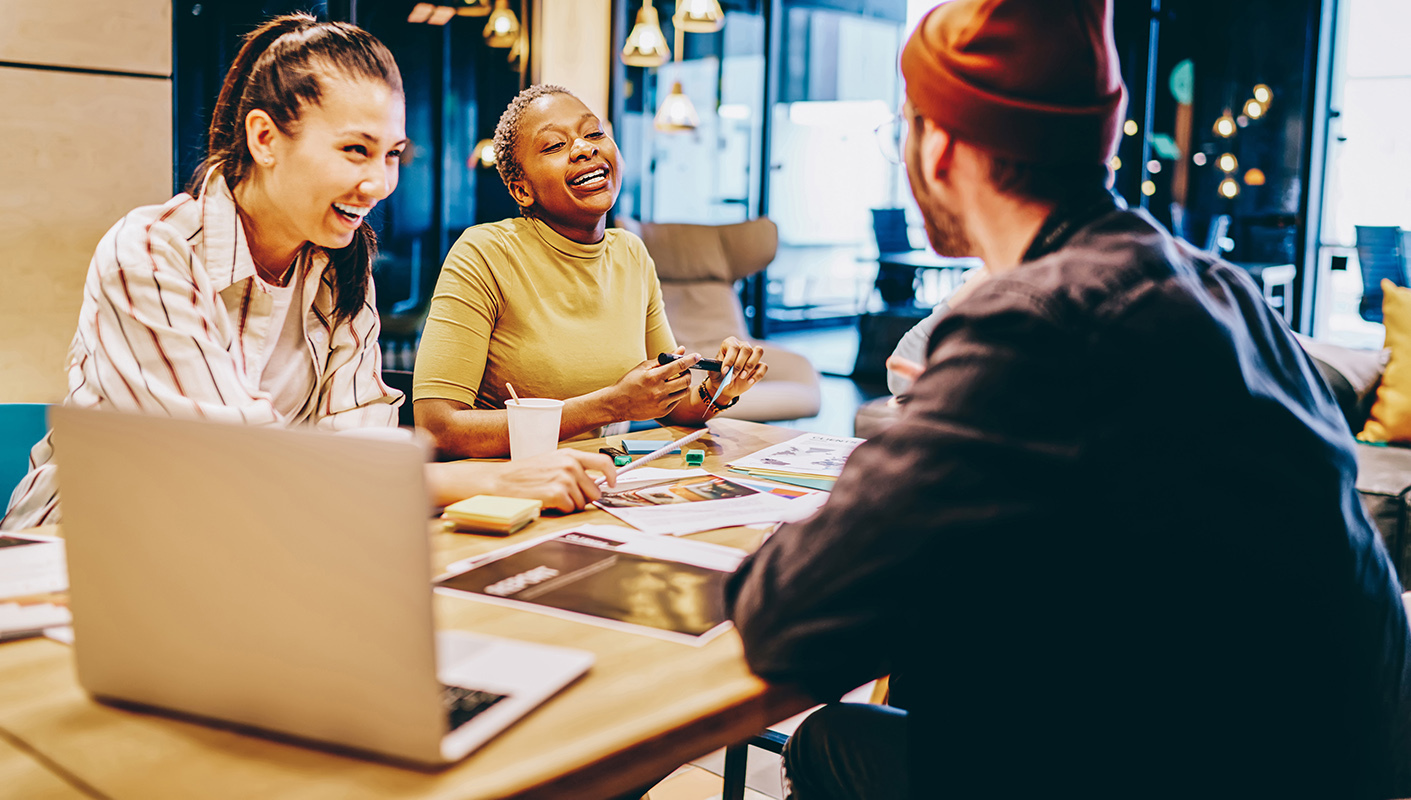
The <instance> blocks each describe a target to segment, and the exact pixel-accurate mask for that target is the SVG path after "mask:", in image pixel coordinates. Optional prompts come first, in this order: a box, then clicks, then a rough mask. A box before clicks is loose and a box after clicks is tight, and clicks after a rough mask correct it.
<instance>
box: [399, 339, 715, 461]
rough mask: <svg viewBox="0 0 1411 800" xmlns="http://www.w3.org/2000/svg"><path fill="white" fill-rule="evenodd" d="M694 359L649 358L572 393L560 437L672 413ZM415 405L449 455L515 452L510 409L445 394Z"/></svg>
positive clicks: (687, 390) (421, 420)
mask: <svg viewBox="0 0 1411 800" xmlns="http://www.w3.org/2000/svg"><path fill="white" fill-rule="evenodd" d="M694 363H696V358H694V357H693V358H690V359H689V360H687V361H684V362H676V363H672V364H670V365H667V366H662V365H660V364H657V363H656V362H655V361H650V360H649V361H643V362H642V363H640V364H638V365H637V366H635V367H633V368H632V369H631V370H630V371H629V372H628V373H627V374H626V375H624V376H622V378H621V379H619V380H618V381H617V383H615V384H613V385H612V386H609V387H607V388H604V389H599V390H597V391H594V392H589V393H588V394H585V395H580V396H578V397H570V398H568V399H567V400H565V401H564V403H563V417H562V418H561V420H560V422H559V439H560V440H563V439H569V438H572V437H574V436H578V435H580V434H583V433H587V432H588V431H591V430H593V429H594V428H599V427H601V426H603V425H606V424H608V423H610V422H619V421H621V420H643V419H658V418H660V417H663V416H666V415H667V413H668V411H670V410H671V409H672V408H673V407H674V406H676V405H679V403H680V402H681V401H682V400H683V398H685V397H687V396H688V395H689V393H690V388H691V378H690V375H689V374H688V373H687V372H686V370H687V369H689V368H690V366H691V365H692V364H694ZM413 410H414V411H415V413H416V424H417V427H419V428H425V429H426V430H427V432H428V433H430V434H431V435H432V437H433V438H434V439H435V440H436V448H437V450H438V451H439V452H440V453H441V455H443V456H450V457H458V458H496V457H500V456H504V455H507V454H508V453H509V451H510V436H509V413H508V412H506V411H503V410H499V409H495V410H487V409H477V408H472V407H471V406H470V405H468V404H466V403H463V402H460V401H457V400H447V399H443V398H425V399H421V400H417V401H416V405H415V406H414V408H413ZM696 424H699V417H698V418H697V422H696Z"/></svg>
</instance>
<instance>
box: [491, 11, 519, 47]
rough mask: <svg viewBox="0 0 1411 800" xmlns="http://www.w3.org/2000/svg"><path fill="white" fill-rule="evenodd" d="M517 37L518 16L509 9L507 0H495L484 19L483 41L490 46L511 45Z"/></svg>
mask: <svg viewBox="0 0 1411 800" xmlns="http://www.w3.org/2000/svg"><path fill="white" fill-rule="evenodd" d="M518 38H519V18H518V17H516V16H515V15H514V12H513V11H511V10H510V4H509V0H495V10H494V11H491V12H490V18H489V19H487V20H486V21H485V43H486V44H488V45H490V46H491V47H513V46H514V42H515V40H516V39H518Z"/></svg>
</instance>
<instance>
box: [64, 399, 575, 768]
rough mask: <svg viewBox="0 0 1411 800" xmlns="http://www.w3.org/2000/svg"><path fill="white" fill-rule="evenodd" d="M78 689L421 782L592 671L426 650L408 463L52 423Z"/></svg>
mask: <svg viewBox="0 0 1411 800" xmlns="http://www.w3.org/2000/svg"><path fill="white" fill-rule="evenodd" d="M50 420H51V423H52V424H53V426H54V447H55V457H56V460H57V463H58V465H59V481H60V490H61V495H60V496H61V501H62V503H63V515H64V516H63V531H64V537H65V539H66V540H67V542H68V544H67V548H68V560H69V583H70V586H71V589H70V603H71V606H72V611H73V618H74V638H75V642H74V644H75V655H76V658H77V661H78V678H79V682H80V683H81V684H82V685H83V686H84V688H86V689H87V690H88V691H89V692H91V693H92V694H93V695H94V696H95V697H97V698H100V699H105V700H112V701H119V702H122V703H135V704H139V705H142V706H151V707H157V708H162V709H169V710H173V711H177V712H181V713H184V714H191V715H196V716H198V717H203V718H209V719H212V720H219V721H221V722H224V723H233V724H235V725H240V726H251V727H254V728H257V729H261V730H264V731H271V732H275V733H278V734H282V735H287V736H293V737H297V738H300V739H307V740H313V741H316V742H321V743H326V744H331V745H336V746H341V747H348V748H354V749H357V750H361V751H366V752H371V753H375V754H379V755H382V756H387V757H391V758H395V759H404V760H409V761H414V762H419V763H422V764H444V763H448V762H451V761H455V760H457V759H459V758H462V757H464V756H465V755H466V754H468V753H470V752H471V751H472V750H474V749H475V748H476V747H478V746H480V745H481V744H483V743H485V742H486V741H487V740H489V739H490V738H491V737H493V736H494V735H495V734H497V733H499V732H500V731H501V730H503V729H504V728H506V727H508V726H509V725H510V724H511V723H513V722H514V721H515V720H517V719H519V718H520V717H522V716H523V715H524V714H526V713H528V712H529V711H530V710H531V709H533V708H534V707H535V706H537V705H539V704H540V703H542V702H544V701H545V700H547V699H548V698H549V697H550V696H552V695H553V694H555V693H556V692H558V691H559V690H560V689H562V688H563V687H564V686H566V685H567V684H569V683H570V682H572V681H573V680H574V679H576V678H577V677H578V676H580V675H582V674H583V673H584V672H585V671H587V669H588V667H589V666H590V665H591V664H592V661H593V655H592V654H591V653H588V652H584V651H580V650H570V649H567V648H560V647H552V646H547V645H538V644H530V643H526V642H518V641H512V640H508V639H500V638H493V637H488V636H480V635H476V634H469V633H461V632H448V633H442V634H439V635H437V634H435V633H434V630H433V622H432V586H431V578H432V565H431V554H430V543H429V536H428V527H427V520H428V513H429V510H430V509H429V506H428V501H427V494H426V491H425V488H424V486H423V477H422V476H423V462H424V456H423V450H422V448H421V447H420V446H418V445H417V444H414V443H413V442H411V441H409V440H408V441H379V440H374V439H367V438H362V437H358V436H348V435H343V434H332V433H322V432H316V431H310V430H277V429H268V428H250V427H244V426H239V425H226V424H217V423H207V422H191V421H184V420H173V419H166V418H160V417H144V416H133V415H128V414H116V413H113V412H104V411H87V410H80V409H73V408H59V407H56V408H54V409H52V410H51V411H50Z"/></svg>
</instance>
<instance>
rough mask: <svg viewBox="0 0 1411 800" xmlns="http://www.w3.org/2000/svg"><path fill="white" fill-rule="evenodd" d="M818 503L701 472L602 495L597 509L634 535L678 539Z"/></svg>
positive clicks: (781, 517)
mask: <svg viewBox="0 0 1411 800" xmlns="http://www.w3.org/2000/svg"><path fill="white" fill-rule="evenodd" d="M756 486H758V484H756ZM814 495H817V497H814ZM824 499H826V495H823V494H822V493H819V492H803V493H798V492H793V491H789V490H785V491H780V492H776V491H773V490H772V489H766V490H761V489H758V488H754V487H752V486H748V485H746V484H744V483H742V482H740V481H735V480H730V479H728V478H722V477H720V476H719V475H711V474H708V473H707V474H703V475H699V476H696V477H690V478H681V479H678V480H674V481H670V482H668V483H660V484H657V485H654V486H647V487H644V488H638V489H628V490H626V491H620V492H613V493H611V494H605V495H603V496H602V497H601V498H599V499H598V501H597V505H598V507H599V508H602V509H603V510H604V511H606V512H608V513H609V514H612V515H613V516H615V517H617V518H618V519H620V520H622V521H623V522H626V523H627V524H628V525H631V526H632V527H634V528H636V529H638V530H640V531H643V532H646V533H653V534H671V535H677V536H679V535H682V534H687V533H699V532H700V531H708V530H714V529H715V528H728V527H732V526H735V525H752V524H754V523H758V522H788V521H791V520H794V519H802V518H803V517H806V516H808V515H809V514H811V513H813V511H815V510H817V508H818V507H819V506H821V505H822V504H823V501H824Z"/></svg>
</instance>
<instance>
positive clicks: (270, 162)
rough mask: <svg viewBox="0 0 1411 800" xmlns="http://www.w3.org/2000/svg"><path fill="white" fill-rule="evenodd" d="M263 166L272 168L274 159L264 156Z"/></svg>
mask: <svg viewBox="0 0 1411 800" xmlns="http://www.w3.org/2000/svg"><path fill="white" fill-rule="evenodd" d="M265 166H266V167H271V166H274V159H273V158H271V157H269V156H265Z"/></svg>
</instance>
